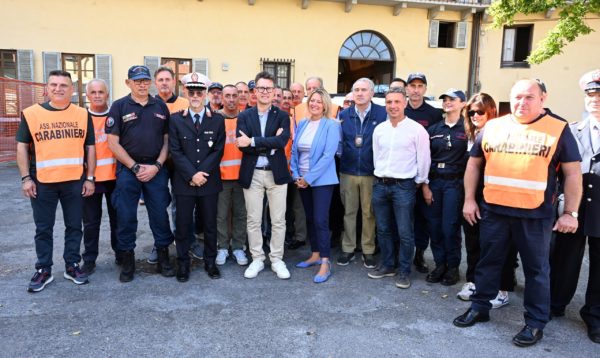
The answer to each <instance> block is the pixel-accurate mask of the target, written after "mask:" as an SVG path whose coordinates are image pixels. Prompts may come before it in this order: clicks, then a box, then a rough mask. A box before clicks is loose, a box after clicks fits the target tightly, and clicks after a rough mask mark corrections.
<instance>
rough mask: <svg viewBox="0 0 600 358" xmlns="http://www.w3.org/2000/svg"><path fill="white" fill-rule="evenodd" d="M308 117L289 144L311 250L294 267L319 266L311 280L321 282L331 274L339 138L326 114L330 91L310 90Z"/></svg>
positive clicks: (335, 123) (334, 122) (334, 126)
mask: <svg viewBox="0 0 600 358" xmlns="http://www.w3.org/2000/svg"><path fill="white" fill-rule="evenodd" d="M307 107H308V111H307V115H308V117H307V118H304V119H303V120H302V121H301V122H300V123H299V124H298V129H297V130H296V136H295V138H294V142H293V143H294V144H293V145H292V162H291V168H292V176H293V178H294V182H295V183H296V186H298V189H299V191H300V197H301V198H302V204H303V205H304V212H305V213H306V225H307V227H308V235H309V237H310V246H311V250H312V254H311V255H310V257H309V258H308V259H307V260H305V261H302V262H300V263H298V264H297V265H296V267H300V268H307V267H311V266H319V271H318V272H317V274H316V275H315V277H314V279H313V281H314V282H315V283H321V282H325V281H327V279H329V276H331V264H330V261H329V258H330V257H331V254H330V253H331V238H330V236H329V206H330V205H331V197H332V195H333V189H334V186H335V184H338V183H339V181H338V177H337V174H336V172H335V160H334V158H335V152H336V151H337V149H338V143H339V141H340V128H339V125H338V123H337V122H336V121H334V120H333V119H329V118H327V113H329V108H330V107H331V98H330V97H329V94H328V93H327V92H326V91H325V90H322V89H317V90H315V91H313V92H312V93H311V94H310V95H309V96H308V100H307Z"/></svg>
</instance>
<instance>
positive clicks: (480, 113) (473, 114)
mask: <svg viewBox="0 0 600 358" xmlns="http://www.w3.org/2000/svg"><path fill="white" fill-rule="evenodd" d="M467 114H468V115H469V117H474V116H475V114H477V115H478V116H483V115H484V114H485V111H482V110H477V111H473V110H471V111H468V112H467Z"/></svg>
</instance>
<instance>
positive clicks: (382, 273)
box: [367, 266, 397, 279]
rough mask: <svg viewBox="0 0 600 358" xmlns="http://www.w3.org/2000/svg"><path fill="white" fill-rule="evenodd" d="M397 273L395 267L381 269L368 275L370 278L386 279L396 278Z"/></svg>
mask: <svg viewBox="0 0 600 358" xmlns="http://www.w3.org/2000/svg"><path fill="white" fill-rule="evenodd" d="M396 274H397V272H396V270H395V269H394V268H393V267H383V266H382V267H380V268H379V269H377V270H373V271H371V272H369V273H368V274H367V276H369V277H370V278H376V279H377V278H384V277H394V276H396Z"/></svg>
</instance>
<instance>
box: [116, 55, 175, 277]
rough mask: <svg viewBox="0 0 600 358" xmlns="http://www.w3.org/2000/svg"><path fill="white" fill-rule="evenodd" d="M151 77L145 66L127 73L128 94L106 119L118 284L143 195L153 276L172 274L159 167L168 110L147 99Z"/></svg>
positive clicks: (130, 262) (130, 255) (129, 260)
mask: <svg viewBox="0 0 600 358" xmlns="http://www.w3.org/2000/svg"><path fill="white" fill-rule="evenodd" d="M151 80H152V77H151V76H150V70H148V68H147V67H145V66H132V67H131V68H129V72H128V79H127V80H126V81H125V83H126V84H127V86H128V87H129V88H130V89H131V93H130V94H129V95H127V96H125V97H123V98H120V99H118V100H116V101H115V102H114V103H113V105H112V106H111V108H110V111H109V113H108V118H107V119H106V129H105V131H106V133H107V134H108V145H109V147H110V149H111V150H112V152H113V153H114V155H115V157H116V158H117V160H118V161H119V163H118V166H117V184H116V187H115V191H114V192H113V197H112V199H113V203H114V205H115V208H116V209H117V216H118V225H117V226H118V229H117V240H118V244H117V248H118V250H119V251H120V254H121V260H122V266H121V275H120V276H119V279H120V280H121V282H129V281H131V280H133V274H134V272H135V255H134V251H133V250H134V248H135V239H136V231H137V208H138V200H139V199H140V195H141V193H142V192H143V193H144V200H145V201H146V209H147V210H148V219H149V222H150V229H151V230H152V234H153V236H154V245H155V247H156V249H157V251H158V264H157V267H156V270H157V272H159V273H162V275H163V276H165V277H172V276H174V275H175V270H174V269H173V267H172V266H171V264H170V262H169V245H170V244H171V243H172V242H173V233H172V232H171V228H170V226H169V216H168V214H167V207H168V206H169V203H170V202H171V196H170V194H169V187H168V182H169V174H168V172H167V169H166V168H163V163H164V162H165V160H166V159H167V152H168V137H169V134H168V130H169V118H170V116H169V109H168V108H167V105H165V104H164V103H163V102H162V101H161V100H158V99H156V98H154V97H152V96H150V95H149V94H148V89H149V88H150V83H151Z"/></svg>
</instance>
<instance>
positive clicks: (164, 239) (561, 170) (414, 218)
mask: <svg viewBox="0 0 600 358" xmlns="http://www.w3.org/2000/svg"><path fill="white" fill-rule="evenodd" d="M152 77H153V76H152V74H151V73H150V71H149V69H148V68H147V67H145V66H132V67H131V68H130V69H129V71H128V78H127V80H126V81H125V83H126V85H127V86H128V87H129V89H130V90H131V93H130V94H128V95H127V96H125V97H123V98H120V99H118V100H116V101H114V103H112V105H110V106H109V103H108V95H109V94H108V88H107V86H106V83H104V82H103V81H102V80H99V79H94V80H92V81H90V82H89V83H88V84H87V86H86V93H87V99H88V101H89V108H88V109H87V111H86V110H85V109H82V108H80V107H78V106H76V105H73V104H71V103H70V100H71V95H72V93H73V84H72V82H71V78H70V75H69V73H68V72H64V71H52V72H50V74H49V77H48V79H47V80H48V81H47V93H48V98H49V101H48V102H45V103H43V104H38V105H33V106H31V107H29V108H27V109H25V110H24V111H23V114H22V120H21V123H20V126H19V129H18V132H17V142H18V144H17V163H18V166H19V171H20V174H21V176H22V178H21V181H22V190H23V193H24V195H25V196H26V197H28V198H30V200H31V205H32V208H33V217H34V221H35V225H36V234H35V247H36V253H37V262H36V265H35V267H36V272H35V274H34V276H33V277H32V279H31V281H30V283H29V286H28V290H29V291H30V292H38V291H41V290H43V289H44V288H45V287H46V286H47V285H48V284H49V283H50V282H52V280H53V276H52V270H51V268H52V265H53V262H52V246H53V238H52V237H53V226H54V221H55V214H56V207H57V204H58V202H59V201H60V203H61V207H62V209H63V216H64V222H65V227H66V230H65V248H64V255H63V258H64V261H65V265H66V269H65V272H64V277H65V278H66V279H68V280H71V281H73V282H74V283H75V284H85V283H88V281H89V280H88V276H89V275H90V274H92V273H93V272H94V270H95V267H96V259H97V257H98V242H99V232H100V223H101V217H102V201H103V198H105V199H106V203H107V209H108V216H109V219H110V230H111V233H110V235H111V246H112V248H113V250H114V252H115V261H116V263H117V264H118V265H120V266H121V272H120V276H119V279H120V281H122V282H129V281H131V280H133V278H134V274H135V264H136V260H135V254H134V249H135V246H136V232H137V210H138V202H139V200H140V197H141V196H142V195H143V198H144V202H145V206H146V209H147V211H148V216H149V224H150V228H151V230H152V234H153V237H154V249H153V253H152V255H155V256H154V257H149V258H148V261H149V262H151V263H155V264H156V271H157V272H158V273H161V274H162V275H163V276H165V277H173V276H175V277H176V279H177V280H178V281H180V282H186V281H188V280H189V277H190V263H191V259H192V257H196V258H201V259H203V260H204V268H205V270H206V272H207V274H208V276H209V277H210V278H213V279H217V278H220V277H221V274H220V271H219V269H218V266H219V265H223V264H225V262H226V260H227V258H228V257H229V256H230V254H231V255H232V256H233V257H234V259H235V261H236V262H237V263H238V264H239V265H241V266H248V267H247V268H246V269H245V271H244V277H245V278H248V279H252V278H255V277H257V276H258V274H259V273H260V272H261V271H262V270H264V268H265V261H266V260H267V256H268V260H269V262H270V268H271V270H272V271H273V272H274V273H275V274H276V275H277V277H278V278H280V279H289V278H290V272H289V270H288V269H287V266H286V263H285V262H284V259H283V256H284V249H285V248H286V247H287V248H291V249H294V248H298V247H300V246H301V245H302V244H303V242H304V241H305V240H306V241H309V243H310V250H311V252H310V256H308V257H307V258H306V259H305V260H303V261H301V262H299V263H297V264H296V267H297V268H310V267H315V275H314V277H313V281H314V282H315V283H322V282H325V281H328V280H329V278H330V277H331V273H332V268H331V264H332V257H331V246H332V242H331V231H332V225H330V224H331V223H330V221H331V222H333V221H336V218H337V217H339V218H340V222H342V223H343V224H342V225H343V235H342V238H341V252H340V254H339V256H338V257H337V258H336V260H335V262H336V264H337V265H339V266H345V265H348V264H349V263H350V262H351V261H352V260H354V259H355V255H356V253H357V252H360V251H362V261H363V265H364V266H365V267H366V268H368V269H370V270H369V271H368V273H367V275H368V277H370V278H372V279H383V278H386V277H396V279H395V285H396V286H397V287H399V288H402V289H407V288H409V287H410V286H411V280H410V277H411V271H412V267H413V265H414V267H415V269H416V270H417V271H418V272H421V273H426V274H427V276H426V278H425V279H426V281H427V282H430V283H438V282H439V283H441V284H443V285H447V286H452V285H455V284H456V283H458V281H459V280H460V277H459V265H460V263H461V243H462V235H461V228H462V231H464V236H465V246H466V252H467V258H466V261H467V272H466V279H467V282H466V283H465V284H464V285H463V288H462V289H461V291H460V292H458V294H457V296H458V297H459V298H460V299H463V300H467V301H471V308H470V309H469V310H467V312H465V313H464V314H463V315H461V316H459V317H457V318H456V319H455V320H454V325H456V326H458V327H468V326H472V325H474V324H476V323H478V322H485V321H488V320H489V311H490V309H491V308H492V307H501V306H503V305H505V304H507V303H508V294H507V291H511V290H512V288H513V286H514V285H515V267H516V263H517V252H518V253H519V255H520V258H521V265H522V266H523V271H524V274H525V279H526V281H525V296H524V305H525V309H526V312H525V327H524V328H523V330H521V332H519V333H518V334H517V335H516V336H515V337H514V338H513V343H514V344H516V345H518V346H529V345H533V344H535V343H537V342H538V341H539V340H540V339H541V338H542V336H543V329H544V326H545V324H546V323H547V322H548V321H549V320H550V319H551V317H559V316H561V315H564V312H565V307H566V306H567V305H568V304H569V302H570V301H571V299H572V297H573V295H574V292H575V289H576V287H577V281H578V277H579V271H580V267H581V262H582V259H583V253H584V250H585V242H586V238H587V240H588V243H589V256H590V275H589V282H588V287H587V294H586V303H585V306H584V307H583V308H582V309H581V315H582V318H583V319H584V321H585V323H586V325H587V327H588V334H589V337H590V339H591V340H592V341H594V342H596V343H600V224H598V221H597V220H596V221H594V218H595V217H597V216H598V213H599V212H600V207H598V204H596V201H597V200H600V191H599V189H598V188H600V183H599V181H600V167H599V166H600V164H598V161H599V159H600V156H598V153H599V152H600V70H597V71H592V72H590V73H587V74H585V75H584V76H583V77H582V80H581V81H580V86H581V88H582V89H583V90H584V91H585V109H586V113H587V114H586V117H585V119H584V120H583V121H582V122H580V123H573V124H569V123H568V122H567V121H565V120H564V119H562V118H560V117H559V116H557V115H555V114H554V113H552V112H551V111H550V109H548V108H545V107H544V103H545V101H546V98H547V96H548V94H547V91H546V87H545V85H544V84H543V83H542V82H541V81H539V80H529V79H527V80H520V81H517V82H516V83H515V84H514V86H513V87H512V89H511V94H510V101H511V113H510V114H507V115H505V116H502V117H499V118H497V117H498V110H497V107H496V104H495V101H494V99H493V98H492V97H491V96H489V95H488V94H485V93H477V94H475V95H473V96H472V97H471V98H470V99H467V97H466V95H465V93H464V92H463V91H461V90H457V89H449V90H448V91H446V92H445V93H444V94H442V95H441V96H440V97H439V99H441V100H442V111H439V110H438V109H436V108H434V107H432V106H431V105H429V104H428V103H427V102H426V101H425V93H426V90H427V78H426V76H425V75H424V74H423V73H411V74H410V75H409V76H408V78H407V80H406V81H405V80H403V79H400V78H395V79H394V80H393V81H392V82H391V84H390V86H389V90H388V91H387V92H386V94H385V106H380V105H377V104H376V103H374V102H373V100H372V99H373V96H374V83H373V82H372V81H371V80H370V79H368V78H360V79H358V80H357V81H356V82H355V83H354V84H353V87H352V92H351V93H349V94H348V96H346V98H345V100H344V105H343V106H342V107H338V106H337V105H335V104H333V103H332V101H331V97H330V95H329V94H328V93H327V92H326V91H325V89H324V87H323V81H322V80H321V79H320V78H318V77H310V78H309V79H308V80H307V81H306V83H305V86H303V85H302V84H300V83H294V84H292V85H291V86H290V88H289V89H285V88H280V87H278V86H277V85H276V83H275V79H274V77H273V76H272V75H271V74H269V73H268V72H260V73H258V74H257V75H256V77H255V79H254V80H252V81H249V82H248V83H245V82H238V83H237V84H235V85H234V84H227V85H224V86H223V85H221V84H220V83H217V82H212V81H210V80H209V79H208V78H207V77H206V76H204V75H202V74H199V73H195V72H193V73H190V74H188V75H186V76H184V77H183V78H182V80H181V83H182V85H183V91H182V92H183V94H184V96H177V95H175V94H174V88H175V86H177V85H178V84H177V79H176V78H175V75H174V73H173V71H172V70H171V69H169V68H167V67H160V68H159V69H158V70H157V71H156V72H155V73H154V85H155V86H156V89H157V91H158V94H157V95H156V96H151V95H150V94H149V89H150V87H151V85H152ZM305 88H306V89H305ZM305 95H307V96H306V98H305V99H304V97H305ZM442 112H443V114H442ZM582 158H583V161H582ZM582 173H583V176H582ZM169 182H170V188H169ZM582 191H583V193H584V195H583V196H584V199H583V200H581V196H582ZM558 194H560V196H559V195H558ZM557 198H560V200H558V199H557ZM336 201H340V202H341V205H339V206H337V205H336ZM169 205H171V207H172V218H173V222H174V230H172V229H171V226H170V220H169V215H168V212H167V210H168V207H169ZM557 210H558V214H557ZM359 214H360V215H359ZM330 218H331V220H330ZM82 223H83V230H82ZM196 227H200V228H201V229H200V231H202V234H203V237H204V239H203V241H204V247H203V249H202V247H201V246H200V245H199V243H198V241H197V239H196V238H195V236H194V232H195V231H196ZM267 231H268V232H269V234H268V235H265V232H267ZM357 231H358V233H357ZM553 231H554V232H556V238H555V239H554V240H552V237H553ZM82 238H83V241H84V245H83V246H84V251H83V253H82V254H81V255H80V246H81V241H82ZM357 239H358V240H360V246H361V248H360V249H358V248H357V246H358V240H357ZM173 242H175V244H176V245H175V246H176V251H177V265H172V263H171V260H170V256H169V246H170V245H171V244H172V243H173ZM551 243H554V250H552V251H551ZM429 245H430V246H431V251H432V254H433V258H434V262H435V267H434V268H433V269H432V270H430V269H429V267H428V266H427V264H426V262H425V260H424V257H423V255H424V252H425V250H426V249H427V247H428V246H429ZM246 248H248V252H249V253H250V255H251V260H248V257H247V256H246V251H245V249H246ZM267 248H268V249H267ZM266 249H267V250H266ZM377 250H379V262H377V260H376V256H375V254H376V252H377ZM265 251H268V253H266V252H265ZM152 255H151V256H152ZM82 258H83V265H82V266H80V265H79V263H80V261H81V259H82Z"/></svg>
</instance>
